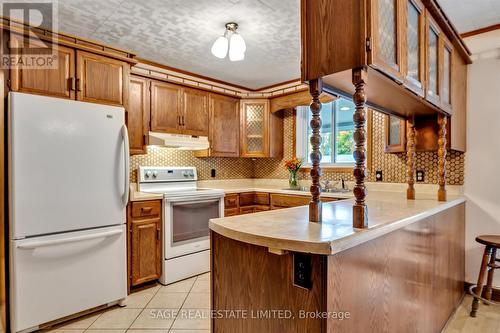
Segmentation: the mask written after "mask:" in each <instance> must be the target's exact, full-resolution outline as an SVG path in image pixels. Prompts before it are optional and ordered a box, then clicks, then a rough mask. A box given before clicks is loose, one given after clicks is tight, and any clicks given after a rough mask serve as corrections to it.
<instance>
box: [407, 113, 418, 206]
mask: <svg viewBox="0 0 500 333" xmlns="http://www.w3.org/2000/svg"><path fill="white" fill-rule="evenodd" d="M406 128H407V131H406V180H407V182H408V188H407V190H406V198H407V199H410V200H413V199H415V187H414V185H415V159H416V155H417V154H416V153H415V119H414V118H411V119H409V120H408V121H407V122H406Z"/></svg>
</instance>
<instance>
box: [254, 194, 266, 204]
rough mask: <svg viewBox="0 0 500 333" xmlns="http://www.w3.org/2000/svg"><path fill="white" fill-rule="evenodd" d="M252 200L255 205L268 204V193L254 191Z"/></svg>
mask: <svg viewBox="0 0 500 333" xmlns="http://www.w3.org/2000/svg"><path fill="white" fill-rule="evenodd" d="M253 202H254V204H256V205H269V193H265V192H255V194H254V200H253Z"/></svg>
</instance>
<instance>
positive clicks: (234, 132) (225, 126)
mask: <svg viewBox="0 0 500 333" xmlns="http://www.w3.org/2000/svg"><path fill="white" fill-rule="evenodd" d="M209 104H210V126H209V128H210V130H209V141H210V150H209V155H210V156H219V157H238V156H239V155H240V141H239V140H240V112H239V101H238V99H236V98H231V97H227V96H222V95H217V94H210V103H209Z"/></svg>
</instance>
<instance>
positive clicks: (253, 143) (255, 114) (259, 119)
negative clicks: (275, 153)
mask: <svg viewBox="0 0 500 333" xmlns="http://www.w3.org/2000/svg"><path fill="white" fill-rule="evenodd" d="M240 105H241V110H240V150H241V157H268V156H269V131H268V129H269V115H270V112H269V101H268V100H259V99H255V100H241V102H240Z"/></svg>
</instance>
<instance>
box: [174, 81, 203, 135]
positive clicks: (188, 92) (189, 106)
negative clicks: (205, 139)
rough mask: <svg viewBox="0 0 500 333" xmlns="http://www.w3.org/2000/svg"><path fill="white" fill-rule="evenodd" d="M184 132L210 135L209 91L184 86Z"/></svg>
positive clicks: (182, 119)
mask: <svg viewBox="0 0 500 333" xmlns="http://www.w3.org/2000/svg"><path fill="white" fill-rule="evenodd" d="M180 117H181V127H182V133H183V134H188V135H194V136H208V93H207V92H206V91H203V90H199V89H192V88H182V112H181V114H180Z"/></svg>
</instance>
